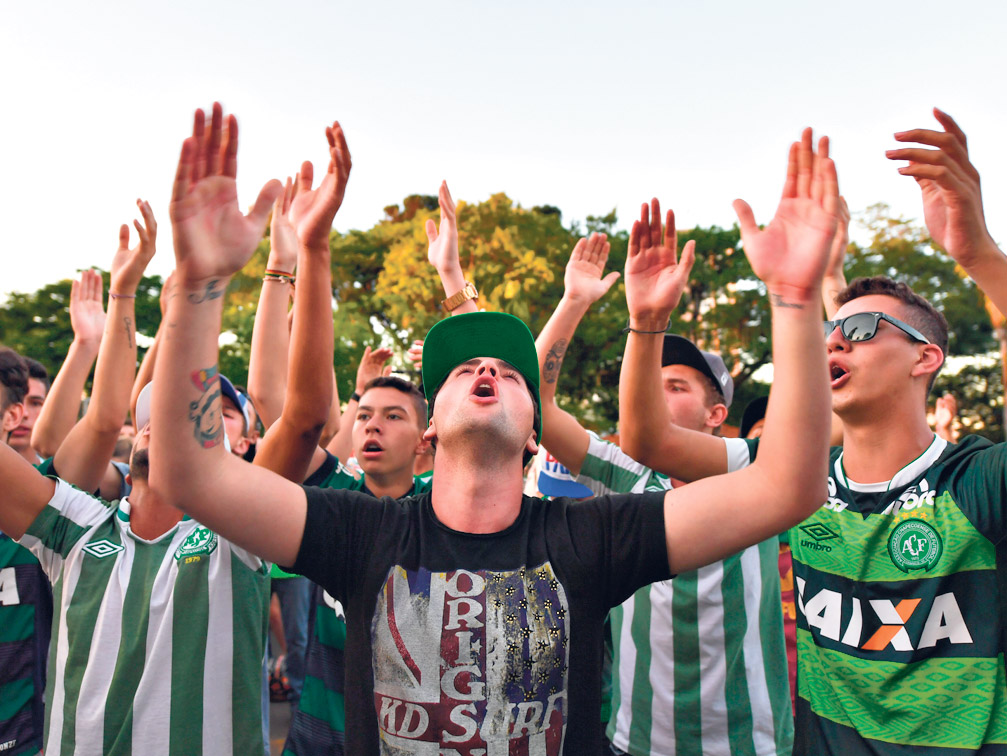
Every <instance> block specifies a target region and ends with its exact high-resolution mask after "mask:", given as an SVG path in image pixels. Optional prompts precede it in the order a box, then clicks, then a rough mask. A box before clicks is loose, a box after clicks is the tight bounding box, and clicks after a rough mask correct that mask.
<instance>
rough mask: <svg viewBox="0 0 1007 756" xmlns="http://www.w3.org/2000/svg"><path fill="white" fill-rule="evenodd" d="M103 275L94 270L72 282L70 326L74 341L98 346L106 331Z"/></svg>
mask: <svg viewBox="0 0 1007 756" xmlns="http://www.w3.org/2000/svg"><path fill="white" fill-rule="evenodd" d="M101 289H102V281H101V276H100V275H99V274H98V273H97V272H95V271H93V270H85V271H82V272H81V274H80V281H74V282H73V283H71V284H70V327H71V328H73V338H74V341H77V342H80V343H82V344H90V345H94V346H97V345H98V344H99V343H100V342H101V335H102V333H104V331H105V310H104V308H103V307H102V306H101Z"/></svg>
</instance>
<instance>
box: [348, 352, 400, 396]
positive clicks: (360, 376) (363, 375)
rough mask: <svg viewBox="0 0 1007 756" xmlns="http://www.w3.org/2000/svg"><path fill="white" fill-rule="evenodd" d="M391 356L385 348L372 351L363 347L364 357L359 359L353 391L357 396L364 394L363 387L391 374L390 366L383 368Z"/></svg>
mask: <svg viewBox="0 0 1007 756" xmlns="http://www.w3.org/2000/svg"><path fill="white" fill-rule="evenodd" d="M391 356H392V350H391V349H388V348H387V347H379V348H378V349H373V350H372V349H371V348H370V347H364V356H363V357H361V358H360V365H359V366H358V367H357V383H356V386H355V389H354V390H355V391H356V392H357V393H358V394H362V393H364V386H366V385H367V384H368V383H370V382H371V381H372V380H374V379H375V378H377V377H379V376H382V375H389V374H390V373H391V372H392V366H391V365H388V366H387V367H386V366H385V363H386V362H388V360H389V359H390V358H391Z"/></svg>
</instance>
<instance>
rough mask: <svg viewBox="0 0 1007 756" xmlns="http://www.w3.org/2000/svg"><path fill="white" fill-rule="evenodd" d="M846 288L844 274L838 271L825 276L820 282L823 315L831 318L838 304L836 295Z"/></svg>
mask: <svg viewBox="0 0 1007 756" xmlns="http://www.w3.org/2000/svg"><path fill="white" fill-rule="evenodd" d="M845 288H846V276H845V275H844V274H843V273H842V272H841V271H840V272H838V273H834V274H832V275H829V276H826V277H825V280H824V281H823V282H822V304H823V305H825V317H826V318H828V319H829V320H831V319H832V318H834V317H835V315H836V311H837V310H838V309H839V304H838V303H837V302H836V297H837V296H839V292H841V291H842V290H843V289H845Z"/></svg>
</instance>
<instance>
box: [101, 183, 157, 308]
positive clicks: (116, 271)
mask: <svg viewBox="0 0 1007 756" xmlns="http://www.w3.org/2000/svg"><path fill="white" fill-rule="evenodd" d="M136 206H137V207H139V208H140V214H141V215H142V216H143V225H140V221H138V220H134V221H133V225H134V226H135V227H136V233H137V234H138V235H139V236H140V241H139V242H138V243H137V245H136V246H135V247H133V248H132V249H130V246H129V226H127V225H126V224H125V223H124V224H122V225H121V226H120V227H119V249H117V250H116V252H115V257H113V258H112V274H111V277H110V280H109V293H110V294H127V295H128V294H134V293H136V287H137V286H139V285H140V279H142V278H143V272H144V271H145V270H146V269H147V263H149V262H150V259H151V258H152V257H153V256H154V252H155V249H156V243H157V221H155V220H154V211H153V210H151V209H150V203H149V202H146V201H145V200H137V201H136Z"/></svg>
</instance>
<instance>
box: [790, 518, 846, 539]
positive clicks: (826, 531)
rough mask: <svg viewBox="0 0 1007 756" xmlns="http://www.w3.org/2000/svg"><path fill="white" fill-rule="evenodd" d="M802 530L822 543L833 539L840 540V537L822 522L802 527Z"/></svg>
mask: <svg viewBox="0 0 1007 756" xmlns="http://www.w3.org/2000/svg"><path fill="white" fill-rule="evenodd" d="M800 529H801V530H803V531H804V532H805V533H807V534H808V535H809V536H811V537H812V538H814V539H815V540H816V541H818V542H819V543H821V542H822V541H828V540H830V539H832V538H839V537H840V535H839V533H837V532H836V531H834V530H833V529H832V528H830V527H829V526H828V525H824V524H822V523H820V522H813V523H811V524H810V525H801V526H800Z"/></svg>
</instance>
